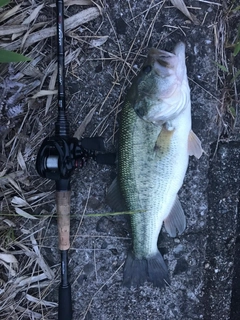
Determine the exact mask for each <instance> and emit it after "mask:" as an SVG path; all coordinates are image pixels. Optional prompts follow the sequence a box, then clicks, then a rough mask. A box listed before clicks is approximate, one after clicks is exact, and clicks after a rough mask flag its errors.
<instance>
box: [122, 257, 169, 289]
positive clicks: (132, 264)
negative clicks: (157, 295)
mask: <svg viewBox="0 0 240 320" xmlns="http://www.w3.org/2000/svg"><path fill="white" fill-rule="evenodd" d="M146 281H147V282H152V283H153V285H154V286H155V287H159V288H161V287H163V286H164V285H166V284H170V279H169V276H168V270H167V266H166V264H165V262H164V260H163V257H162V255H161V253H160V252H158V253H157V254H155V255H154V256H152V257H151V258H143V259H137V258H136V257H135V256H134V254H133V253H129V254H128V256H127V260H126V262H125V266H124V270H123V285H124V286H126V287H131V286H133V287H138V286H140V285H143V284H144V282H146Z"/></svg>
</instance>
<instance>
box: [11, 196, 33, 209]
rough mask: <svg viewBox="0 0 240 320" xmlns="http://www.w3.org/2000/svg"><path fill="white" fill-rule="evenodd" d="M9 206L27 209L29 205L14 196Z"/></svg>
mask: <svg viewBox="0 0 240 320" xmlns="http://www.w3.org/2000/svg"><path fill="white" fill-rule="evenodd" d="M11 204H12V205H13V206H15V207H29V204H28V203H27V201H26V200H24V199H22V198H20V197H17V196H14V197H13V198H12V200H11Z"/></svg>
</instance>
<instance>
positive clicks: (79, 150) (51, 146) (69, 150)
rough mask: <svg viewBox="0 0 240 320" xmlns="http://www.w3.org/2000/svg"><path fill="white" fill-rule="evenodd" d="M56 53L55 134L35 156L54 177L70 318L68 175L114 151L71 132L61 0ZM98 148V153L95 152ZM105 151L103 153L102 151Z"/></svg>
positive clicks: (63, 311) (65, 317) (63, 297)
mask: <svg viewBox="0 0 240 320" xmlns="http://www.w3.org/2000/svg"><path fill="white" fill-rule="evenodd" d="M56 7H57V54H58V80H57V83H58V115H57V121H56V123H55V135H54V136H52V137H47V138H45V139H44V140H43V142H42V145H41V147H40V149H39V151H38V154H37V159H36V170H37V172H38V174H39V175H40V176H41V177H43V178H47V179H51V180H54V181H55V184H56V209H57V223H58V241H59V250H60V256H61V283H60V286H59V301H58V319H59V320H71V319H72V296H71V285H70V282H69V277H68V252H69V249H70V200H71V187H70V177H71V174H72V171H73V170H74V169H75V168H82V167H83V165H84V164H85V162H86V161H87V160H88V159H90V158H92V159H94V160H95V161H96V162H97V163H100V164H110V165H111V164H114V162H115V154H113V153H105V147H104V141H103V138H102V137H92V138H83V139H82V140H81V141H79V140H78V139H76V138H73V137H71V136H70V133H69V122H68V119H67V114H66V101H65V59H64V54H65V51H64V1H63V0H62V1H60V0H57V1H56ZM95 151H98V152H100V153H97V154H96V153H95ZM103 152H104V153H103Z"/></svg>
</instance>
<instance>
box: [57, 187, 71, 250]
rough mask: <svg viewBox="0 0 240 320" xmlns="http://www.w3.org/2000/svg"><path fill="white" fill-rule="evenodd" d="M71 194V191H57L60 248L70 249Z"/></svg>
mask: <svg viewBox="0 0 240 320" xmlns="http://www.w3.org/2000/svg"><path fill="white" fill-rule="evenodd" d="M70 196H71V192H70V191H57V192H56V204H57V217H58V218H57V219H58V238H59V249H60V250H68V249H69V248H70Z"/></svg>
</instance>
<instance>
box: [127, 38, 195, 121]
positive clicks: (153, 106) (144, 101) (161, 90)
mask: <svg viewBox="0 0 240 320" xmlns="http://www.w3.org/2000/svg"><path fill="white" fill-rule="evenodd" d="M188 98H189V86H188V80H187V73H186V65H185V45H184V43H182V42H181V43H179V44H177V45H176V47H175V49H174V51H173V53H171V52H167V51H163V50H158V49H155V48H152V49H150V50H149V54H148V57H147V59H146V62H145V63H144V65H143V68H142V70H141V72H140V73H139V75H138V76H137V77H136V78H135V80H134V82H133V90H132V92H131V103H132V105H133V108H134V110H135V112H136V113H137V115H138V116H139V117H140V118H142V119H143V120H145V121H148V122H152V123H154V124H157V125H158V124H160V125H162V124H163V123H165V122H166V121H169V120H172V119H174V118H175V117H176V116H177V115H179V114H180V112H181V111H182V110H183V109H184V108H185V105H186V99H188ZM189 99H190V98H189Z"/></svg>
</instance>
